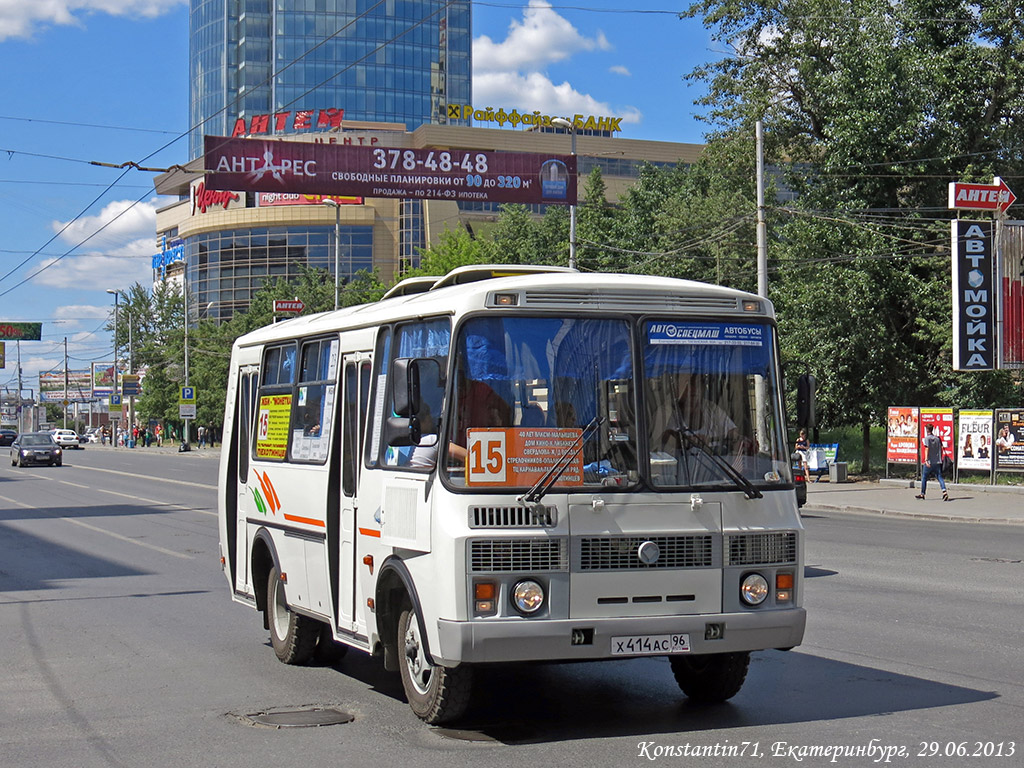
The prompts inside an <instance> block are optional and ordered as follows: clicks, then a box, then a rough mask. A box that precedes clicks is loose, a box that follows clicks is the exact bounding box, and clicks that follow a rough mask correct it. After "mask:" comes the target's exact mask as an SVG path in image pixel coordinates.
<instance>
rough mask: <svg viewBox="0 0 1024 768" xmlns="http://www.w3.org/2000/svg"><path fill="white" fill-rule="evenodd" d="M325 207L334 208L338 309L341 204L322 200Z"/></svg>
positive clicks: (336, 298)
mask: <svg viewBox="0 0 1024 768" xmlns="http://www.w3.org/2000/svg"><path fill="white" fill-rule="evenodd" d="M320 202H322V203H323V204H324V205H327V206H331V207H333V208H334V308H335V309H337V308H338V278H339V277H340V275H341V272H340V270H339V264H340V261H341V259H340V253H341V203H339V202H338V201H337V200H321V201H320Z"/></svg>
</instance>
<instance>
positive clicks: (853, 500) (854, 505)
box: [801, 480, 1024, 524]
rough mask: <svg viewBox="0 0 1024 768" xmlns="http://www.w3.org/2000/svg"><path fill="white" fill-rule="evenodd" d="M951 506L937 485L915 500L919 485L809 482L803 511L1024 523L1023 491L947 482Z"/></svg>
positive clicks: (906, 482)
mask: <svg viewBox="0 0 1024 768" xmlns="http://www.w3.org/2000/svg"><path fill="white" fill-rule="evenodd" d="M946 487H947V488H948V489H949V501H948V502H944V501H943V500H942V490H941V489H940V488H939V484H938V483H937V482H936V481H935V480H929V481H928V498H926V499H925V500H923V501H922V500H921V499H916V498H914V497H915V495H916V494H918V493H919V492H920V490H919V489H920V481H911V480H879V481H861V482H851V483H829V482H824V481H823V482H820V483H814V482H812V483H808V484H807V504H805V505H804V507H803V509H802V510H801V511H803V512H812V513H813V512H843V513H850V514H874V515H890V516H894V517H917V518H924V519H930V520H951V521H957V522H964V523H1000V524H1007V523H1009V524H1024V488H1018V487H1012V486H994V487H993V486H979V485H965V484H962V483H961V484H953V483H949V482H947V483H946Z"/></svg>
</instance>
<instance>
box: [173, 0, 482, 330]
mask: <svg viewBox="0 0 1024 768" xmlns="http://www.w3.org/2000/svg"><path fill="white" fill-rule="evenodd" d="M470 19H471V14H470V2H469V0H191V14H190V17H189V78H190V80H189V82H190V102H189V120H190V125H191V126H192V131H191V133H190V137H189V157H190V158H197V157H199V156H200V155H201V154H202V152H203V146H202V141H203V136H204V135H217V136H230V135H231V134H232V132H233V131H234V127H235V125H236V123H237V121H238V120H239V119H243V120H245V121H246V124H250V122H251V118H252V117H253V116H255V115H271V114H274V113H279V112H289V111H291V112H296V111H299V110H310V111H314V112H316V111H318V110H326V109H342V110H344V120H346V121H368V122H391V123H404V124H405V126H406V128H407V129H408V130H414V129H416V128H417V127H419V126H420V125H422V124H424V123H448V122H457V123H463V121H449V120H448V119H447V104H448V102H453V103H469V101H470V76H471V47H472V38H471V22H470ZM463 124H464V123H463ZM271 125H273V121H271ZM247 207H250V208H252V211H253V216H252V221H253V227H252V228H251V229H248V230H241V229H234V230H231V231H221V232H215V233H206V234H202V235H197V236H192V237H185V238H184V240H185V252H186V257H185V260H186V270H187V279H188V284H189V292H190V294H191V296H190V300H191V301H193V302H194V304H193V306H198V307H200V308H208V309H203V312H202V313H201V316H202V317H204V318H205V317H213V318H218V319H225V318H228V317H231V315H233V314H234V312H236V311H239V310H242V309H245V308H246V307H248V304H249V300H250V298H251V296H252V295H253V293H255V292H256V291H257V290H258V289H259V288H260V286H261V285H262V284H263V282H264V281H265V280H267V279H271V280H272V279H274V278H275V277H283V278H290V277H294V276H296V274H297V270H296V265H299V264H302V265H308V266H311V267H320V268H323V269H327V270H328V271H330V272H332V273H333V271H334V258H333V232H334V228H333V227H320V226H312V225H311V226H299V225H295V226H289V227H279V228H262V229H261V228H258V225H259V223H261V221H262V222H265V219H262V216H263V214H261V213H260V211H261V209H259V208H253V207H252V205H251V203H250V204H248V205H247ZM399 219H400V221H399V232H400V245H399V250H400V254H399V256H398V264H399V268H400V270H401V269H404V268H408V267H410V266H415V265H416V264H417V263H418V260H419V252H418V249H419V248H421V247H423V246H424V245H425V243H424V229H423V214H422V203H421V202H420V201H404V202H402V204H401V206H400V212H399ZM381 247H382V249H383V248H386V247H387V244H381ZM390 247H391V249H393V247H394V246H393V245H391V246H390ZM341 253H342V259H341V269H340V271H341V278H342V281H345V280H347V279H348V278H349V277H351V276H352V275H354V274H355V273H356V272H357V271H358V270H360V269H372V268H373V267H374V266H375V262H374V255H375V249H374V243H373V228H372V227H361V226H349V227H343V228H342V240H341Z"/></svg>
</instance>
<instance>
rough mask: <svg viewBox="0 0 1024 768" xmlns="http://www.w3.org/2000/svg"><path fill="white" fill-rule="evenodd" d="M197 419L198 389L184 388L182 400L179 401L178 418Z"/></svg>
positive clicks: (182, 389)
mask: <svg viewBox="0 0 1024 768" xmlns="http://www.w3.org/2000/svg"><path fill="white" fill-rule="evenodd" d="M195 417H196V388H195V387H182V388H181V399H180V400H178V418H179V419H194V418H195Z"/></svg>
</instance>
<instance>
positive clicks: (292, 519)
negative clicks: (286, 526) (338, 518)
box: [284, 515, 327, 528]
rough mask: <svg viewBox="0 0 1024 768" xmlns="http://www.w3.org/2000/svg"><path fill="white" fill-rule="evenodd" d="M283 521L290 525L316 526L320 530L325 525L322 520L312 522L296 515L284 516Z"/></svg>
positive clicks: (309, 518)
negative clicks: (290, 523)
mask: <svg viewBox="0 0 1024 768" xmlns="http://www.w3.org/2000/svg"><path fill="white" fill-rule="evenodd" d="M284 519H285V520H287V521H289V522H292V523H305V524H306V525H317V526H319V527H321V528H326V527H327V523H325V522H324V521H323V520H314V519H313V518H311V517H298V516H296V515H285V516H284Z"/></svg>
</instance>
